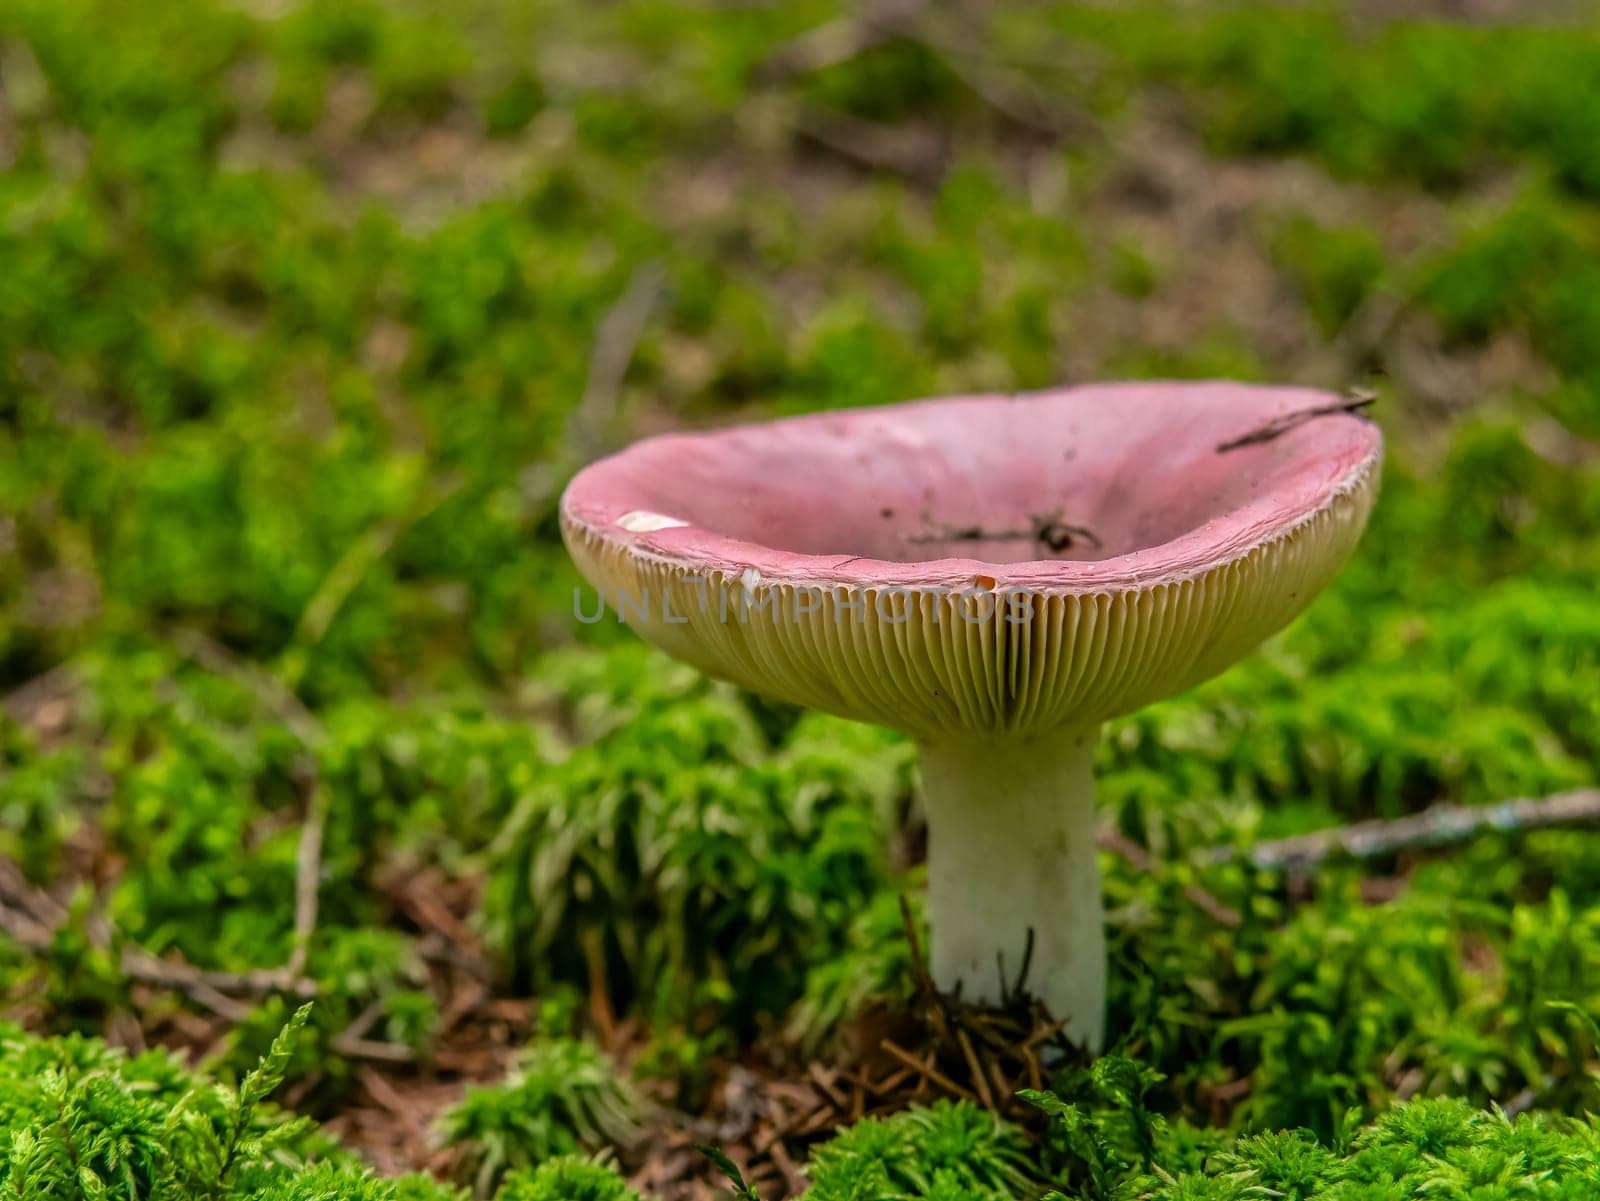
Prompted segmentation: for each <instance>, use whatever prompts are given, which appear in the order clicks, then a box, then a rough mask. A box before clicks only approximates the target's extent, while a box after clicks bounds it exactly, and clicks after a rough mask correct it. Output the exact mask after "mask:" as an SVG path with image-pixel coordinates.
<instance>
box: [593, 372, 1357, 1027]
mask: <svg viewBox="0 0 1600 1201" xmlns="http://www.w3.org/2000/svg"><path fill="white" fill-rule="evenodd" d="M1361 403H1363V402H1360V401H1356V402H1346V401H1343V400H1341V398H1339V397H1331V396H1329V395H1328V394H1326V393H1321V392H1314V391H1309V390H1306V389H1298V388H1278V387H1262V386H1253V385H1245V384H1235V383H1146V384H1099V385H1090V386H1084V387H1077V388H1068V389H1062V390H1054V391H1046V392H1039V393H1033V394H1025V395H1002V396H974V397H958V398H952V399H939V400H928V401H920V402H914V403H908V404H902V405H896V406H890V407H886V408H880V409H863V410H858V411H849V412H835V413H823V414H816V415H812V416H805V417H798V418H790V419H786V420H780V421H773V422H770V423H766V424H758V425H746V426H738V427H734V428H729V429H723V430H719V431H713V432H709V433H688V434H672V435H666V436H661V437H654V438H650V439H647V440H645V441H642V442H639V443H636V444H635V445H633V446H631V447H629V448H628V449H626V450H624V451H622V452H621V453H619V454H616V455H613V456H612V457H610V458H607V459H604V460H602V461H600V462H597V463H595V464H593V465H591V466H590V467H588V468H586V469H585V470H583V471H581V472H579V473H578V475H577V476H576V477H575V478H574V479H573V481H572V483H571V484H570V486H569V487H568V488H567V491H566V493H565V495H564V496H563V498H562V504H561V522H562V530H563V534H564V536H565V538H566V542H567V546H568V548H569V550H570V552H571V554H572V556H573V558H574V560H575V561H576V562H577V564H578V566H579V567H580V569H581V570H582V571H583V573H584V574H585V575H586V576H587V577H588V579H589V580H590V581H591V582H592V583H593V584H594V585H595V586H596V587H597V588H598V589H599V590H600V592H601V594H602V596H603V597H604V598H605V599H606V600H607V602H608V603H609V604H610V605H611V606H612V607H613V608H614V609H615V610H616V612H617V614H618V615H619V617H621V618H623V619H625V620H627V621H628V623H629V624H630V625H632V626H634V627H635V628H636V629H637V630H638V632H639V633H640V634H642V635H643V636H644V637H645V638H647V639H649V640H650V641H651V642H653V643H655V644H656V645H657V646H659V647H660V648H661V649H663V650H665V651H666V652H667V653H668V654H670V655H673V656H675V657H677V658H679V659H682V660H685V661H687V662H689V663H691V664H694V665H695V666H697V667H698V668H700V669H701V670H703V671H705V672H707V673H709V674H711V675H714V676H719V677H722V678H725V679H729V680H732V681H734V682H735V683H737V684H739V685H742V686H743V687H745V688H748V689H750V690H753V691H756V692H760V693H764V694H767V695H769V696H773V697H777V698H779V699H782V700H786V701H791V702H794V703H796V704H800V705H805V706H809V707H810V708H813V709H819V710H823V711H826V712H829V713H834V714H839V715H841V716H844V717H847V718H853V719H856V720H859V721H866V722H875V723H879V724H882V725H886V726H890V727H892V728H895V729H898V730H901V731H904V732H905V733H906V734H909V735H910V736H911V737H912V738H913V739H915V741H916V744H917V747H918V750H919V755H920V765H921V777H922V788H923V793H924V803H925V809H926V813H927V819H928V832H929V846H928V917H929V924H930V927H931V936H932V947H931V954H930V960H931V969H932V972H933V976H934V980H935V982H936V983H937V985H938V986H939V987H940V988H941V989H945V990H951V991H954V990H959V991H960V992H961V994H962V995H963V996H964V997H966V998H968V999H971V1000H977V1001H998V1000H1000V999H1002V998H1003V997H1004V996H1005V995H1006V994H1007V993H1008V992H1009V991H1011V990H1013V989H1014V988H1015V986H1016V983H1017V978H1018V976H1019V974H1020V973H1021V972H1022V970H1023V961H1024V958H1025V957H1028V959H1029V967H1028V979H1027V982H1026V983H1027V987H1028V991H1030V992H1032V993H1033V994H1034V995H1035V996H1037V997H1039V998H1040V999H1041V1000H1042V1001H1043V1002H1044V1003H1045V1005H1046V1006H1047V1007H1048V1008H1049V1009H1050V1011H1051V1012H1052V1013H1053V1014H1054V1016H1055V1017H1057V1018H1058V1019H1062V1020H1064V1021H1066V1022H1067V1023H1068V1027H1067V1028H1068V1032H1069V1034H1070V1035H1071V1036H1072V1037H1073V1038H1075V1039H1077V1040H1079V1041H1081V1042H1082V1043H1084V1044H1086V1045H1087V1046H1088V1047H1089V1048H1091V1049H1098V1048H1099V1047H1100V1045H1101V1043H1102V1041H1103V1035H1104V1023H1105V1015H1104V1009H1105V934H1104V929H1103V920H1102V898H1101V885H1100V872H1099V863H1098V858H1097V847H1096V824H1095V809H1094V781H1093V773H1092V762H1093V756H1094V748H1095V744H1096V741H1097V739H1098V734H1099V729H1100V726H1101V724H1102V723H1103V722H1105V721H1106V720H1107V719H1109V718H1113V717H1117V716H1119V715H1121V714H1126V713H1128V712H1131V711H1132V710H1135V709H1138V708H1139V707H1140V706H1142V705H1146V704H1149V703H1151V702H1153V701H1156V700H1160V699H1162V698H1164V697H1167V696H1170V695H1172V694H1174V693H1177V692H1180V691H1182V690H1184V689H1186V688H1189V687H1192V686H1193V685H1195V684H1198V683H1200V682H1201V681H1203V680H1206V679H1208V678H1209V677H1211V676H1213V675H1215V674H1217V673H1218V672H1220V671H1222V670H1223V669H1224V668H1226V667H1227V666H1229V665H1230V664H1231V663H1233V662H1234V661H1235V660H1236V659H1238V658H1239V657H1240V656H1241V655H1243V654H1245V653H1246V652H1247V651H1249V650H1251V649H1252V648H1253V647H1255V646H1256V645H1257V644H1258V643H1259V642H1261V641H1262V639H1264V638H1266V637H1267V636H1268V635H1269V634H1272V633H1273V632H1275V631H1277V630H1278V629H1280V628H1281V627H1283V626H1284V625H1286V624H1287V623H1288V622H1289V621H1290V619H1292V618H1293V617H1294V616H1295V615H1296V614H1298V613H1299V612H1300V611H1301V610H1302V609H1303V608H1305V606H1306V605H1307V604H1308V603H1309V602H1310V601H1311V599H1312V598H1313V597H1314V596H1315V595H1316V594H1317V592H1318V590H1319V589H1321V588H1322V587H1323V586H1324V585H1325V584H1326V583H1327V582H1328V581H1329V580H1330V579H1331V578H1332V576H1333V575H1334V573H1335V572H1336V571H1337V570H1338V568H1339V566H1340V564H1341V563H1342V562H1343V560H1344V559H1345V558H1346V556H1347V555H1348V554H1349V553H1350V551H1351V549H1352V548H1353V547H1354V546H1355V543H1356V541H1357V539H1358V538H1359V537H1360V534H1361V530H1362V528H1363V526H1364V525H1365V523H1366V518H1367V514H1368V512H1369V510H1370V509H1371V506H1372V503H1373V499H1374V497H1375V495H1376V490H1377V482H1378V474H1379V471H1378V467H1379V463H1380V460H1381V457H1382V438H1381V436H1380V434H1379V432H1378V429H1377V427H1376V426H1375V425H1373V424H1372V423H1371V422H1369V421H1367V420H1366V419H1365V418H1363V417H1360V416H1358V415H1355V413H1354V412H1353V410H1354V409H1355V408H1357V407H1359V406H1360V404H1361Z"/></svg>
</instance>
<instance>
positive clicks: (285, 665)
mask: <svg viewBox="0 0 1600 1201" xmlns="http://www.w3.org/2000/svg"><path fill="white" fill-rule="evenodd" d="M465 482H466V481H465V479H464V478H462V477H456V478H453V479H447V480H443V481H436V482H434V483H433V484H432V485H431V486H430V487H429V488H428V489H427V491H426V492H425V493H424V494H423V495H422V497H421V499H420V500H418V501H417V502H416V503H414V504H412V505H411V506H410V507H409V508H408V509H407V510H406V511H405V512H403V513H391V514H390V515H388V516H387V517H384V518H382V519H381V520H379V521H377V522H376V523H374V524H373V525H372V526H371V527H370V528H368V529H367V530H366V532H365V533H363V534H362V535H361V536H360V537H359V538H357V539H356V540H355V541H354V542H352V543H351V544H350V545H349V546H348V547H346V548H345V552H344V554H342V555H340V556H339V559H338V561H337V562H335V563H334V565H333V566H332V567H331V568H329V570H328V574H327V575H325V576H324V577H323V578H322V583H321V584H319V585H318V586H317V590H316V592H315V593H313V594H312V597H311V600H310V601H309V602H307V604H306V607H305V609H304V610H303V611H302V612H301V614H300V621H299V624H298V625H296V626H295V631H294V636H293V637H292V638H291V639H290V641H289V647H288V649H287V650H286V651H284V653H283V656H282V658H281V660H280V669H279V670H280V672H281V674H282V676H283V678H284V682H285V684H286V685H287V686H288V687H289V688H290V689H291V690H292V689H293V688H294V687H295V686H296V685H297V684H298V683H299V682H300V677H301V676H302V675H304V674H305V668H306V663H307V662H308V661H309V656H310V653H311V652H312V651H313V650H315V649H316V647H317V644H318V643H320V642H321V641H322V639H323V638H324V637H325V636H326V635H327V633H328V628H329V627H330V626H332V624H333V619H334V618H335V617H337V616H338V615H339V611H340V610H341V609H343V608H344V606H345V602H346V601H348V600H349V599H350V597H351V595H352V594H353V593H354V592H355V590H356V589H357V588H359V587H360V586H361V582H362V581H363V580H364V579H366V578H367V573H368V572H370V571H371V570H372V569H373V567H375V566H376V565H377V564H378V563H379V562H381V561H382V560H383V558H384V557H385V556H386V555H388V553H389V551H390V550H391V549H392V548H393V547H394V544H395V543H396V542H397V541H399V539H400V535H401V534H402V533H404V532H405V531H406V530H408V529H410V528H411V527H412V526H414V525H416V524H417V523H418V522H420V521H422V520H423V519H424V518H426V517H427V516H429V515H430V514H431V513H433V512H434V511H435V510H437V509H438V508H439V506H441V505H442V504H444V503H445V501H447V500H449V499H450V498H451V497H452V496H454V495H455V494H456V493H457V492H459V491H460V490H461V487H462V485H463V484H464V483H465Z"/></svg>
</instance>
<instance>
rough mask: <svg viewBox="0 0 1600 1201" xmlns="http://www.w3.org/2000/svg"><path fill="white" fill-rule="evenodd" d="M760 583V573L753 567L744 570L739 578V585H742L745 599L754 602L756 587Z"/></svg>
mask: <svg viewBox="0 0 1600 1201" xmlns="http://www.w3.org/2000/svg"><path fill="white" fill-rule="evenodd" d="M760 582H761V572H760V571H758V570H756V569H755V568H754V567H746V568H745V569H744V574H743V575H741V576H740V577H739V583H741V584H742V585H744V594H745V597H746V599H748V600H752V601H753V600H755V598H756V585H757V584H759V583H760Z"/></svg>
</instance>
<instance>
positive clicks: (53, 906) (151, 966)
mask: <svg viewBox="0 0 1600 1201" xmlns="http://www.w3.org/2000/svg"><path fill="white" fill-rule="evenodd" d="M70 918H71V914H70V913H69V911H68V910H67V908H66V906H64V905H62V904H61V903H60V902H59V901H57V900H56V899H55V898H54V897H52V896H50V894H49V893H46V892H44V891H43V890H42V889H39V888H36V887H34V886H33V885H32V884H30V883H28V881H27V878H26V877H25V876H24V875H23V873H22V869H21V867H20V866H18V865H17V863H16V862H14V861H13V860H11V859H9V858H5V857H0V929H3V930H4V931H5V932H6V933H7V934H8V935H10V936H11V937H12V938H13V939H15V940H16V941H17V942H18V943H19V944H21V945H22V946H24V947H26V948H27V949H28V950H30V951H32V952H34V953H35V954H40V955H42V954H46V953H48V952H49V950H50V948H51V947H52V946H53V945H54V943H55V935H56V931H57V930H59V929H60V928H61V927H62V926H64V925H66V924H67V923H68V921H69V920H70ZM86 932H87V934H88V936H89V940H90V942H91V943H92V944H93V945H94V946H96V947H99V948H101V949H106V948H109V947H111V946H114V945H115V943H116V941H117V936H116V931H115V930H114V928H113V927H112V925H111V923H110V922H109V921H108V920H107V919H106V918H104V917H103V916H100V915H92V916H90V917H89V918H88V920H87V925H86ZM118 970H119V971H121V973H122V974H123V976H124V977H125V978H127V979H128V980H130V981H132V982H134V983H136V984H147V985H150V986H152V987H155V988H164V989H170V990H173V991H176V992H181V993H183V994H185V995H186V996H188V997H189V998H190V999H191V1000H193V1001H194V1002H195V1003H196V1004H198V1005H200V1006H201V1007H202V1008H205V1009H209V1010H210V1011H211V1012H212V1013H215V1014H216V1015H217V1016H218V1017H221V1018H225V1019H227V1020H228V1021H232V1022H238V1021H242V1020H243V1019H244V1018H246V1017H248V1016H249V1015H250V1007H249V1006H248V1005H245V1004H243V1003H242V1002H240V1001H238V1000H236V999H235V998H234V997H233V996H230V995H229V994H230V993H238V994H245V995H252V994H253V995H260V994H263V993H269V992H285V993H289V994H291V995H295V996H302V997H305V996H310V995H311V994H312V993H313V992H314V991H315V986H314V985H311V984H310V982H309V981H300V980H290V981H284V980H283V979H282V978H281V974H280V973H278V972H276V971H273V972H252V973H236V972H218V971H207V970H204V969H201V968H197V967H194V966H193V965H191V964H188V963H184V962H182V961H180V960H171V959H163V958H161V957H159V956H156V955H152V954H151V953H150V952H148V951H146V950H144V949H143V948H142V947H137V946H133V945H131V944H129V945H125V946H123V948H122V951H121V954H120V956H119V959H118Z"/></svg>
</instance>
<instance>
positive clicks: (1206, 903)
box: [1099, 830, 1243, 929]
mask: <svg viewBox="0 0 1600 1201" xmlns="http://www.w3.org/2000/svg"><path fill="white" fill-rule="evenodd" d="M1099 843H1100V849H1101V850H1102V851H1110V852H1111V853H1112V854H1113V855H1115V856H1117V858H1119V859H1121V860H1122V861H1123V862H1125V863H1127V864H1128V865H1129V866H1130V867H1132V868H1134V869H1135V870H1137V871H1141V872H1144V873H1146V874H1147V875H1152V876H1153V875H1156V874H1158V873H1160V872H1161V870H1162V867H1163V864H1162V863H1161V861H1160V860H1159V859H1157V858H1156V857H1155V856H1154V855H1152V854H1151V853H1150V852H1149V851H1147V850H1145V849H1144V848H1143V847H1142V846H1140V845H1139V844H1138V843H1136V842H1134V841H1133V839H1131V838H1128V837H1126V836H1124V835H1123V834H1120V833H1118V832H1117V831H1116V830H1101V831H1100V835H1099ZM1183 895H1184V896H1186V897H1188V898H1189V900H1190V901H1191V902H1193V903H1194V904H1195V905H1197V906H1199V907H1200V908H1201V909H1204V910H1205V911H1206V912H1207V913H1208V914H1210V915H1211V917H1212V918H1213V919H1215V920H1216V921H1217V922H1219V923H1220V924H1222V925H1224V926H1227V927H1229V928H1230V929H1237V928H1238V927H1239V924H1240V922H1241V921H1242V920H1243V919H1241V918H1240V916H1239V911H1238V910H1237V909H1235V908H1233V907H1232V906H1231V905H1224V904H1223V903H1222V902H1221V901H1219V900H1217V898H1216V897H1214V896H1212V895H1211V894H1210V893H1209V892H1207V891H1206V890H1205V889H1204V888H1202V887H1200V885H1198V884H1194V883H1189V884H1185V885H1184V886H1183Z"/></svg>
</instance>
